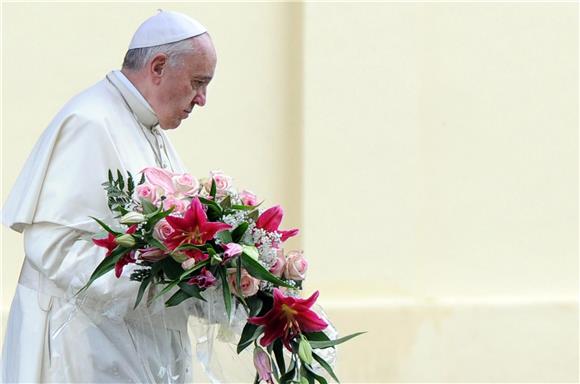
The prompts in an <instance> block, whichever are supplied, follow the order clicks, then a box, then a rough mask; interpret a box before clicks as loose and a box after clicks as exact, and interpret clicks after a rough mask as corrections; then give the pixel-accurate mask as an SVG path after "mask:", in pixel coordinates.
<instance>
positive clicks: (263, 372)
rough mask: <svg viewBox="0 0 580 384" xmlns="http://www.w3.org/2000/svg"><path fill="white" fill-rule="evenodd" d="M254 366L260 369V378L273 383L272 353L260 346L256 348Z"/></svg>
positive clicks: (257, 369)
mask: <svg viewBox="0 0 580 384" xmlns="http://www.w3.org/2000/svg"><path fill="white" fill-rule="evenodd" d="M254 366H255V367H256V371H258V375H259V376H260V380H263V381H265V382H267V383H273V380H272V361H271V360H270V355H269V354H268V353H267V352H266V351H264V350H263V349H262V348H260V347H256V348H255V349H254Z"/></svg>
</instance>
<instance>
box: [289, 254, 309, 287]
mask: <svg viewBox="0 0 580 384" xmlns="http://www.w3.org/2000/svg"><path fill="white" fill-rule="evenodd" d="M307 270H308V262H307V261H306V259H305V258H304V255H303V253H302V251H290V252H289V253H288V254H287V255H286V269H285V271H284V276H285V277H286V278H287V279H290V280H304V278H305V277H306V271H307Z"/></svg>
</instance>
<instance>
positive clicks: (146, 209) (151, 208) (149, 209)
mask: <svg viewBox="0 0 580 384" xmlns="http://www.w3.org/2000/svg"><path fill="white" fill-rule="evenodd" d="M140 200H141V205H142V206H143V214H145V215H150V214H154V213H155V212H157V207H156V206H155V205H153V203H152V202H150V201H149V200H147V199H140Z"/></svg>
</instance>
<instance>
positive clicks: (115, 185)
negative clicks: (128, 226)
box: [102, 170, 145, 215]
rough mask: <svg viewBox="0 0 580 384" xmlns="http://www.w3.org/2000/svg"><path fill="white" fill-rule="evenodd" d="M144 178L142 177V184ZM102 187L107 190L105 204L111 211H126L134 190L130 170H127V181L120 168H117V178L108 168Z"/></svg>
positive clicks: (119, 212) (121, 212)
mask: <svg viewBox="0 0 580 384" xmlns="http://www.w3.org/2000/svg"><path fill="white" fill-rule="evenodd" d="M144 181H145V180H144V179H143V177H142V181H141V182H140V183H139V184H142V182H144ZM102 185H103V187H104V189H105V191H106V192H107V204H108V205H109V209H111V211H112V212H117V213H118V214H119V215H124V214H126V213H127V212H129V211H128V210H127V208H126V207H127V205H128V204H129V203H131V202H132V200H133V194H134V192H135V182H134V180H133V175H132V174H131V172H127V183H125V178H124V177H123V174H122V173H121V171H120V170H117V178H114V177H113V172H112V171H111V170H109V172H108V178H107V181H106V182H104V183H103V184H102Z"/></svg>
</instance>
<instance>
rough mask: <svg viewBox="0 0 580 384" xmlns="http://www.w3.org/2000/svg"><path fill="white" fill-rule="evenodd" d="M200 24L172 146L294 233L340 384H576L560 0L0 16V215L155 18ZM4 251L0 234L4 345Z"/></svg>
mask: <svg viewBox="0 0 580 384" xmlns="http://www.w3.org/2000/svg"><path fill="white" fill-rule="evenodd" d="M160 7H162V8H165V9H171V10H176V11H181V12H185V13H187V14H189V15H191V16H193V17H195V18H198V19H199V20H200V21H202V23H204V24H205V25H206V26H207V27H208V29H209V31H210V33H211V35H212V37H213V39H214V42H215V45H216V47H217V50H218V68H217V71H216V76H215V79H214V80H213V82H212V84H211V85H210V89H209V95H208V104H207V106H205V107H204V108H203V109H199V110H197V112H196V113H194V114H192V116H191V117H190V119H189V120H187V121H185V122H184V123H183V124H182V125H181V126H180V127H179V129H177V130H176V131H173V132H171V133H170V137H171V139H172V141H173V143H174V144H175V146H176V147H177V149H178V151H179V153H180V154H181V156H182V158H183V160H184V162H185V164H186V165H187V166H188V167H189V169H190V170H191V172H192V173H193V174H195V175H198V176H203V175H205V174H206V173H207V172H208V171H209V170H212V169H222V170H224V171H225V172H227V173H229V174H231V175H233V176H234V177H235V178H236V180H237V184H238V186H240V187H246V188H249V189H252V190H254V191H255V192H258V193H259V195H260V196H261V197H263V198H265V199H266V204H268V205H273V204H276V203H280V204H282V205H283V206H284V207H285V210H286V213H287V215H286V217H285V221H284V226H285V227H293V226H299V227H300V228H301V229H302V232H301V236H300V237H299V238H297V239H295V240H293V242H292V243H291V244H290V247H291V248H292V247H294V248H304V249H305V253H306V255H307V256H308V258H309V261H310V267H311V269H310V275H309V278H308V280H307V284H306V290H307V291H308V292H310V291H312V290H315V289H320V290H321V297H320V303H321V304H322V305H323V306H324V307H325V309H326V310H327V312H328V313H329V315H330V316H331V318H332V319H333V320H334V322H335V325H336V326H337V327H338V328H339V329H340V331H341V332H342V333H343V334H346V333H351V332H354V331H358V330H367V331H369V332H368V334H366V335H364V336H362V337H359V338H358V339H355V340H353V341H351V342H349V343H347V344H345V345H344V346H342V347H341V348H340V350H339V368H338V372H339V374H340V376H341V378H342V379H343V381H345V382H362V381H364V382H418V381H420V382H515V381H518V382H576V381H578V293H579V286H578V283H579V280H578V102H579V100H578V84H579V83H578V81H579V79H578V4H577V3H576V2H568V3H564V2H560V3H556V2H553V3H538V2H512V3H501V2H487V3H485V2H469V1H466V2H449V3H444V2H424V3H420V2H382V3H381V2H373V3H354V2H352V3H348V2H347V3H344V2H342V3H327V2H312V3H310V2H307V3H300V2H292V3H290V2H280V3H278V2H259V3H258V2H229V3H193V2H190V3H183V2H180V3H162V2H155V3H154V2H150V3H106V2H102V3H99V2H94V3H42V2H35V3H25V2H18V3H16V2H11V3H4V4H3V5H2V103H1V104H2V111H1V113H0V114H1V116H2V117H1V118H2V131H1V132H2V201H4V199H5V198H6V196H7V194H8V192H9V190H10V188H11V187H12V184H13V183H14V180H15V179H16V176H17V175H18V172H19V170H20V168H21V166H22V165H23V163H24V161H25V159H26V157H27V155H28V153H29V151H30V150H31V149H32V146H33V144H34V142H35V141H36V139H37V137H38V136H39V135H40V133H41V132H42V130H43V129H44V128H45V126H46V125H47V123H48V122H49V121H50V119H51V118H52V116H53V115H54V114H55V113H56V112H57V111H58V109H59V108H60V107H61V106H62V105H63V104H64V103H65V102H66V101H67V100H68V99H69V98H70V97H71V96H72V95H73V94H75V93H77V92H79V91H80V90H82V89H84V88H86V87H87V86H89V85H91V84H93V83H95V82H96V81H98V80H100V79H101V78H102V77H103V76H104V75H105V74H106V73H107V72H108V71H109V70H111V69H116V68H119V67H120V64H121V61H122V58H123V55H124V52H125V50H126V46H127V44H128V42H129V40H130V38H131V36H132V34H133V32H134V30H135V29H136V28H137V26H138V25H139V24H140V23H141V21H143V20H144V19H145V18H147V17H149V16H150V15H152V14H154V12H155V10H156V9H157V8H160ZM22 259H23V252H22V248H21V237H20V235H18V234H16V233H13V232H11V231H9V230H8V229H6V228H2V258H1V261H2V272H1V276H2V284H1V287H2V293H1V299H2V306H1V309H2V317H3V321H2V334H4V331H5V321H6V317H7V313H8V309H9V306H10V301H11V299H12V295H13V293H14V289H15V286H16V282H17V279H18V273H19V270H20V265H21V262H22Z"/></svg>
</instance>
